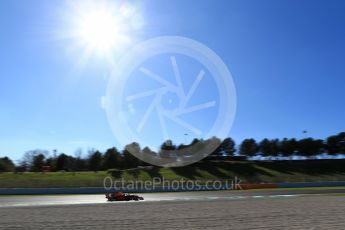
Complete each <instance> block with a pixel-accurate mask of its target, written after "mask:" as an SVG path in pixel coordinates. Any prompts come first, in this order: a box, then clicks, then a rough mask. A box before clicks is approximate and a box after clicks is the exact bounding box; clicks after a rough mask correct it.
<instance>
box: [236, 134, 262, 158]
mask: <svg viewBox="0 0 345 230" xmlns="http://www.w3.org/2000/svg"><path fill="white" fill-rule="evenodd" d="M257 153H258V144H257V143H256V141H255V140H254V139H252V138H251V139H245V140H243V142H242V143H241V146H240V154H241V155H245V156H248V157H252V156H255V155H256V154H257Z"/></svg>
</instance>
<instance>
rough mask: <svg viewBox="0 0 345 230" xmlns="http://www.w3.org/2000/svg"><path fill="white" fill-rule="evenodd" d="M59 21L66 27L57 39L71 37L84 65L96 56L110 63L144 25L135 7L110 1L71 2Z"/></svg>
mask: <svg viewBox="0 0 345 230" xmlns="http://www.w3.org/2000/svg"><path fill="white" fill-rule="evenodd" d="M62 18H63V20H64V21H65V22H66V24H65V25H66V26H65V29H62V30H61V31H60V32H59V33H58V37H61V38H72V39H73V43H71V44H72V45H74V47H77V48H81V49H82V50H83V51H82V55H81V60H83V62H84V61H85V60H87V59H88V58H91V57H92V56H93V55H95V54H96V55H97V56H100V57H105V58H106V59H108V61H110V62H111V61H112V59H113V57H114V55H115V56H116V55H119V54H120V53H121V52H123V51H125V50H126V48H128V46H129V45H130V44H132V42H133V40H135V34H136V33H137V32H138V31H139V30H140V29H141V28H142V26H143V18H142V17H141V14H140V11H139V9H138V8H137V7H134V6H133V5H129V4H127V3H126V4H125V3H117V2H114V1H110V0H99V1H93V0H89V1H86V0H85V1H81V0H80V1H78V0H76V1H71V2H69V7H67V10H66V11H65V12H63V15H62ZM72 50H74V49H72Z"/></svg>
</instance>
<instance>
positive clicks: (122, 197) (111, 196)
mask: <svg viewBox="0 0 345 230" xmlns="http://www.w3.org/2000/svg"><path fill="white" fill-rule="evenodd" d="M105 198H107V199H108V201H130V200H135V201H139V200H144V198H143V197H141V196H137V195H131V194H126V193H123V192H113V193H107V194H105Z"/></svg>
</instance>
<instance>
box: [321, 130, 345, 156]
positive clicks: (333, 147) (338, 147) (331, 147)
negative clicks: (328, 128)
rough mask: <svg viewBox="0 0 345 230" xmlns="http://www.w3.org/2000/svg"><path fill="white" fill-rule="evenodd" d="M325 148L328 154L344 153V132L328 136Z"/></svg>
mask: <svg viewBox="0 0 345 230" xmlns="http://www.w3.org/2000/svg"><path fill="white" fill-rule="evenodd" d="M326 149H327V152H328V154H330V155H336V154H345V132H342V133H339V134H338V135H333V136H330V137H328V138H327V140H326Z"/></svg>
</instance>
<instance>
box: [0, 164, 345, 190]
mask: <svg viewBox="0 0 345 230" xmlns="http://www.w3.org/2000/svg"><path fill="white" fill-rule="evenodd" d="M109 175H110V174H109V173H107V172H105V171H102V172H97V173H95V172H76V173H73V172H50V173H23V174H15V173H0V188H14V187H17V188H19V187H20V188H39V187H40V188H51V187H99V186H103V179H104V177H106V176H109ZM113 176H114V177H115V178H116V179H118V180H120V179H121V178H123V179H124V180H151V179H152V178H153V177H160V178H164V179H166V180H173V179H181V178H184V179H191V180H212V179H233V178H234V177H235V176H236V177H238V178H239V179H241V180H242V181H243V182H253V183H254V182H255V183H258V182H305V181H345V160H309V161H308V160H303V161H271V162H269V161H264V162H258V161H254V162H253V161H246V162H230V161H223V162H217V161H215V162H199V163H196V164H193V165H190V166H186V167H181V168H158V167H153V168H152V169H135V170H124V171H117V172H115V173H113Z"/></svg>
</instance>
